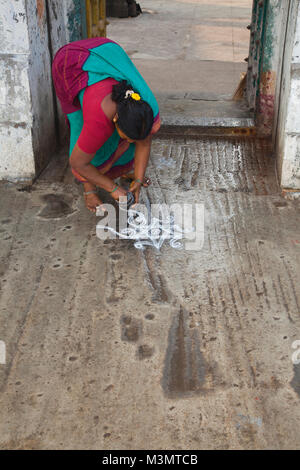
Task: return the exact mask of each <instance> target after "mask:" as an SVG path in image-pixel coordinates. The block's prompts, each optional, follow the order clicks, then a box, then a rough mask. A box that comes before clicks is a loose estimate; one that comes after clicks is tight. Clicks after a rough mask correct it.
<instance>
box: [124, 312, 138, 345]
mask: <svg viewBox="0 0 300 470" xmlns="http://www.w3.org/2000/svg"><path fill="white" fill-rule="evenodd" d="M121 328H122V332H121V339H122V340H123V341H129V342H130V343H136V342H137V341H138V340H139V338H140V337H141V334H142V322H141V321H140V320H138V319H136V318H133V317H131V316H130V315H123V316H122V318H121Z"/></svg>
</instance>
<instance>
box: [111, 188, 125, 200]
mask: <svg viewBox="0 0 300 470" xmlns="http://www.w3.org/2000/svg"><path fill="white" fill-rule="evenodd" d="M111 196H112V197H113V198H114V200H115V201H118V200H119V197H121V196H125V197H126V196H127V191H126V190H125V189H123V188H121V186H118V189H116V190H115V191H114V192H113V193H111Z"/></svg>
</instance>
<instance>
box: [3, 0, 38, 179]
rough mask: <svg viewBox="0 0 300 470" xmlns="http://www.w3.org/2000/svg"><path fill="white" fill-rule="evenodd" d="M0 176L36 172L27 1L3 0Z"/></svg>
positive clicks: (18, 176)
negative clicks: (32, 131)
mask: <svg viewBox="0 0 300 470" xmlns="http://www.w3.org/2000/svg"><path fill="white" fill-rule="evenodd" d="M0 11H1V15H0V45H1V53H0V178H1V179H12V180H14V179H30V178H32V177H33V176H34V174H35V164H34V157H33V145H32V136H31V129H32V123H33V114H32V109H31V94H30V83H29V56H30V48H29V36H28V27H27V13H26V8H25V0H19V1H9V2H8V1H7V0H0Z"/></svg>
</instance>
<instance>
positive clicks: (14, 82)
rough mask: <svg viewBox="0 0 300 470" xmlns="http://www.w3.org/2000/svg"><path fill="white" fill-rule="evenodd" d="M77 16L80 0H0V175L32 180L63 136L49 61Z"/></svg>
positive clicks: (75, 31) (76, 29)
mask: <svg viewBox="0 0 300 470" xmlns="http://www.w3.org/2000/svg"><path fill="white" fill-rule="evenodd" d="M80 21H81V16H80V1H79V0H64V1H61V0H47V4H46V0H0V179H7V180H10V181H16V180H18V181H20V180H32V179H33V178H34V177H35V176H36V175H37V174H39V172H40V171H41V170H42V169H43V168H44V167H45V165H46V164H47V162H48V161H49V160H50V158H51V156H52V155H53V153H54V151H55V149H56V144H57V141H58V134H59V132H58V131H59V130H62V131H61V132H60V138H63V137H64V136H65V131H66V125H65V120H64V117H63V115H62V112H61V111H60V107H59V106H57V101H56V96H55V94H54V93H53V85H52V77H51V64H52V59H53V57H54V55H55V53H56V52H57V50H58V49H59V48H60V47H61V46H63V45H64V44H66V43H67V42H69V40H70V38H71V37H72V39H73V40H76V39H80Z"/></svg>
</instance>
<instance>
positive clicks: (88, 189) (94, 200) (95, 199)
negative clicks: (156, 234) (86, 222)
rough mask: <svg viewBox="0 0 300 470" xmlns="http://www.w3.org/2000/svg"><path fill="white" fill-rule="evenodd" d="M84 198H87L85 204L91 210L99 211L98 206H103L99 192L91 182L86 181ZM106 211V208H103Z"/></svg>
mask: <svg viewBox="0 0 300 470" xmlns="http://www.w3.org/2000/svg"><path fill="white" fill-rule="evenodd" d="M83 186H84V193H88V194H84V200H85V205H86V207H87V208H88V210H89V211H91V212H94V213H96V212H97V207H99V206H100V207H101V206H102V201H101V199H100V198H99V196H98V194H96V193H95V192H94V191H96V186H94V185H93V184H91V183H84V185H83ZM102 211H103V213H104V209H102Z"/></svg>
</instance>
